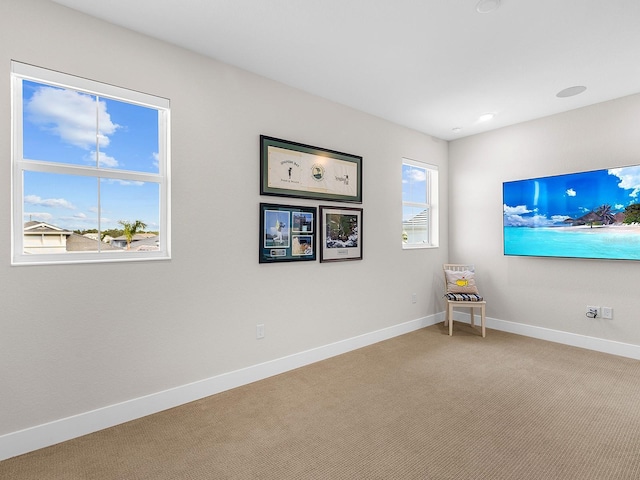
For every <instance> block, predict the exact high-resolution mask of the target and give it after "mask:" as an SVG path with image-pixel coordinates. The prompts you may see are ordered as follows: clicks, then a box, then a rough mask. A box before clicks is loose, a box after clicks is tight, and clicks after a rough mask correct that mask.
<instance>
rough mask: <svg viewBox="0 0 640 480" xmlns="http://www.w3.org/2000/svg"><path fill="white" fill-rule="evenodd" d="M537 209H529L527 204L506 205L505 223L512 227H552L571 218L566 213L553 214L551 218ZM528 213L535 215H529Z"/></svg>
mask: <svg viewBox="0 0 640 480" xmlns="http://www.w3.org/2000/svg"><path fill="white" fill-rule="evenodd" d="M537 210H538V209H534V210H529V209H528V208H527V206H526V205H518V206H516V207H510V206H508V205H504V224H505V225H506V226H510V227H550V226H553V225H561V224H562V223H564V221H565V220H566V219H567V218H569V217H568V216H566V215H553V216H551V218H549V217H547V216H546V215H541V214H539V213H535V212H537ZM528 213H533V214H534V215H531V216H527V215H526V214H528Z"/></svg>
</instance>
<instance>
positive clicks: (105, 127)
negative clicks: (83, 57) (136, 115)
mask: <svg viewBox="0 0 640 480" xmlns="http://www.w3.org/2000/svg"><path fill="white" fill-rule="evenodd" d="M96 108H97V116H98V124H99V126H100V127H99V131H98V135H97V137H98V142H99V145H100V146H101V147H106V146H107V145H109V137H108V136H109V135H112V134H113V133H115V131H116V130H117V129H118V128H119V125H117V124H115V123H113V122H112V121H111V116H110V115H109V113H108V112H107V104H106V103H105V102H103V101H99V102H96V99H95V97H92V96H91V95H86V94H83V93H79V92H75V91H73V90H64V89H60V88H53V87H39V88H38V89H37V90H36V91H35V92H34V94H33V96H32V97H31V99H29V101H28V102H27V104H26V106H25V110H26V112H27V118H28V120H29V121H31V122H33V123H34V124H36V125H39V126H41V127H42V128H44V129H46V130H50V131H51V132H53V133H54V134H55V135H57V136H59V137H60V138H61V139H62V140H63V141H65V142H67V143H70V144H72V145H75V146H77V147H80V148H84V149H90V148H95V145H96Z"/></svg>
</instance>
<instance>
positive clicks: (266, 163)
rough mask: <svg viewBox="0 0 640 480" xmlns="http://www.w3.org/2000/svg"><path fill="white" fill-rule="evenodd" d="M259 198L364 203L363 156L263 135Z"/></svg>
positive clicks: (261, 140) (261, 136) (261, 137)
mask: <svg viewBox="0 0 640 480" xmlns="http://www.w3.org/2000/svg"><path fill="white" fill-rule="evenodd" d="M260 195H274V196H280V197H294V198H308V199H314V200H331V201H338V202H352V203H362V157H360V156H358V155H351V154H349V153H343V152H337V151H335V150H328V149H325V148H319V147H314V146H311V145H305V144H303V143H297V142H291V141H289V140H282V139H280V138H274V137H268V136H265V135H260Z"/></svg>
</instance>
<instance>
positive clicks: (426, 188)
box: [402, 158, 439, 249]
mask: <svg viewBox="0 0 640 480" xmlns="http://www.w3.org/2000/svg"><path fill="white" fill-rule="evenodd" d="M438 241H439V240H438V167H437V166H436V165H430V164H428V163H424V162H418V161H415V160H410V159H407V158H403V159H402V248H406V249H411V248H432V247H437V246H438Z"/></svg>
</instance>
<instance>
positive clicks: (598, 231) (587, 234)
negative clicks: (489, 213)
mask: <svg viewBox="0 0 640 480" xmlns="http://www.w3.org/2000/svg"><path fill="white" fill-rule="evenodd" d="M503 208H504V217H503V218H504V221H503V225H504V254H505V255H522V256H540V257H570V258H601V259H614V260H640V165H634V166H628V167H619V168H610V169H605V170H594V171H589V172H579V173H570V174H566V175H556V176H549V177H540V178H531V179H526V180H515V181H510V182H504V183H503Z"/></svg>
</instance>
